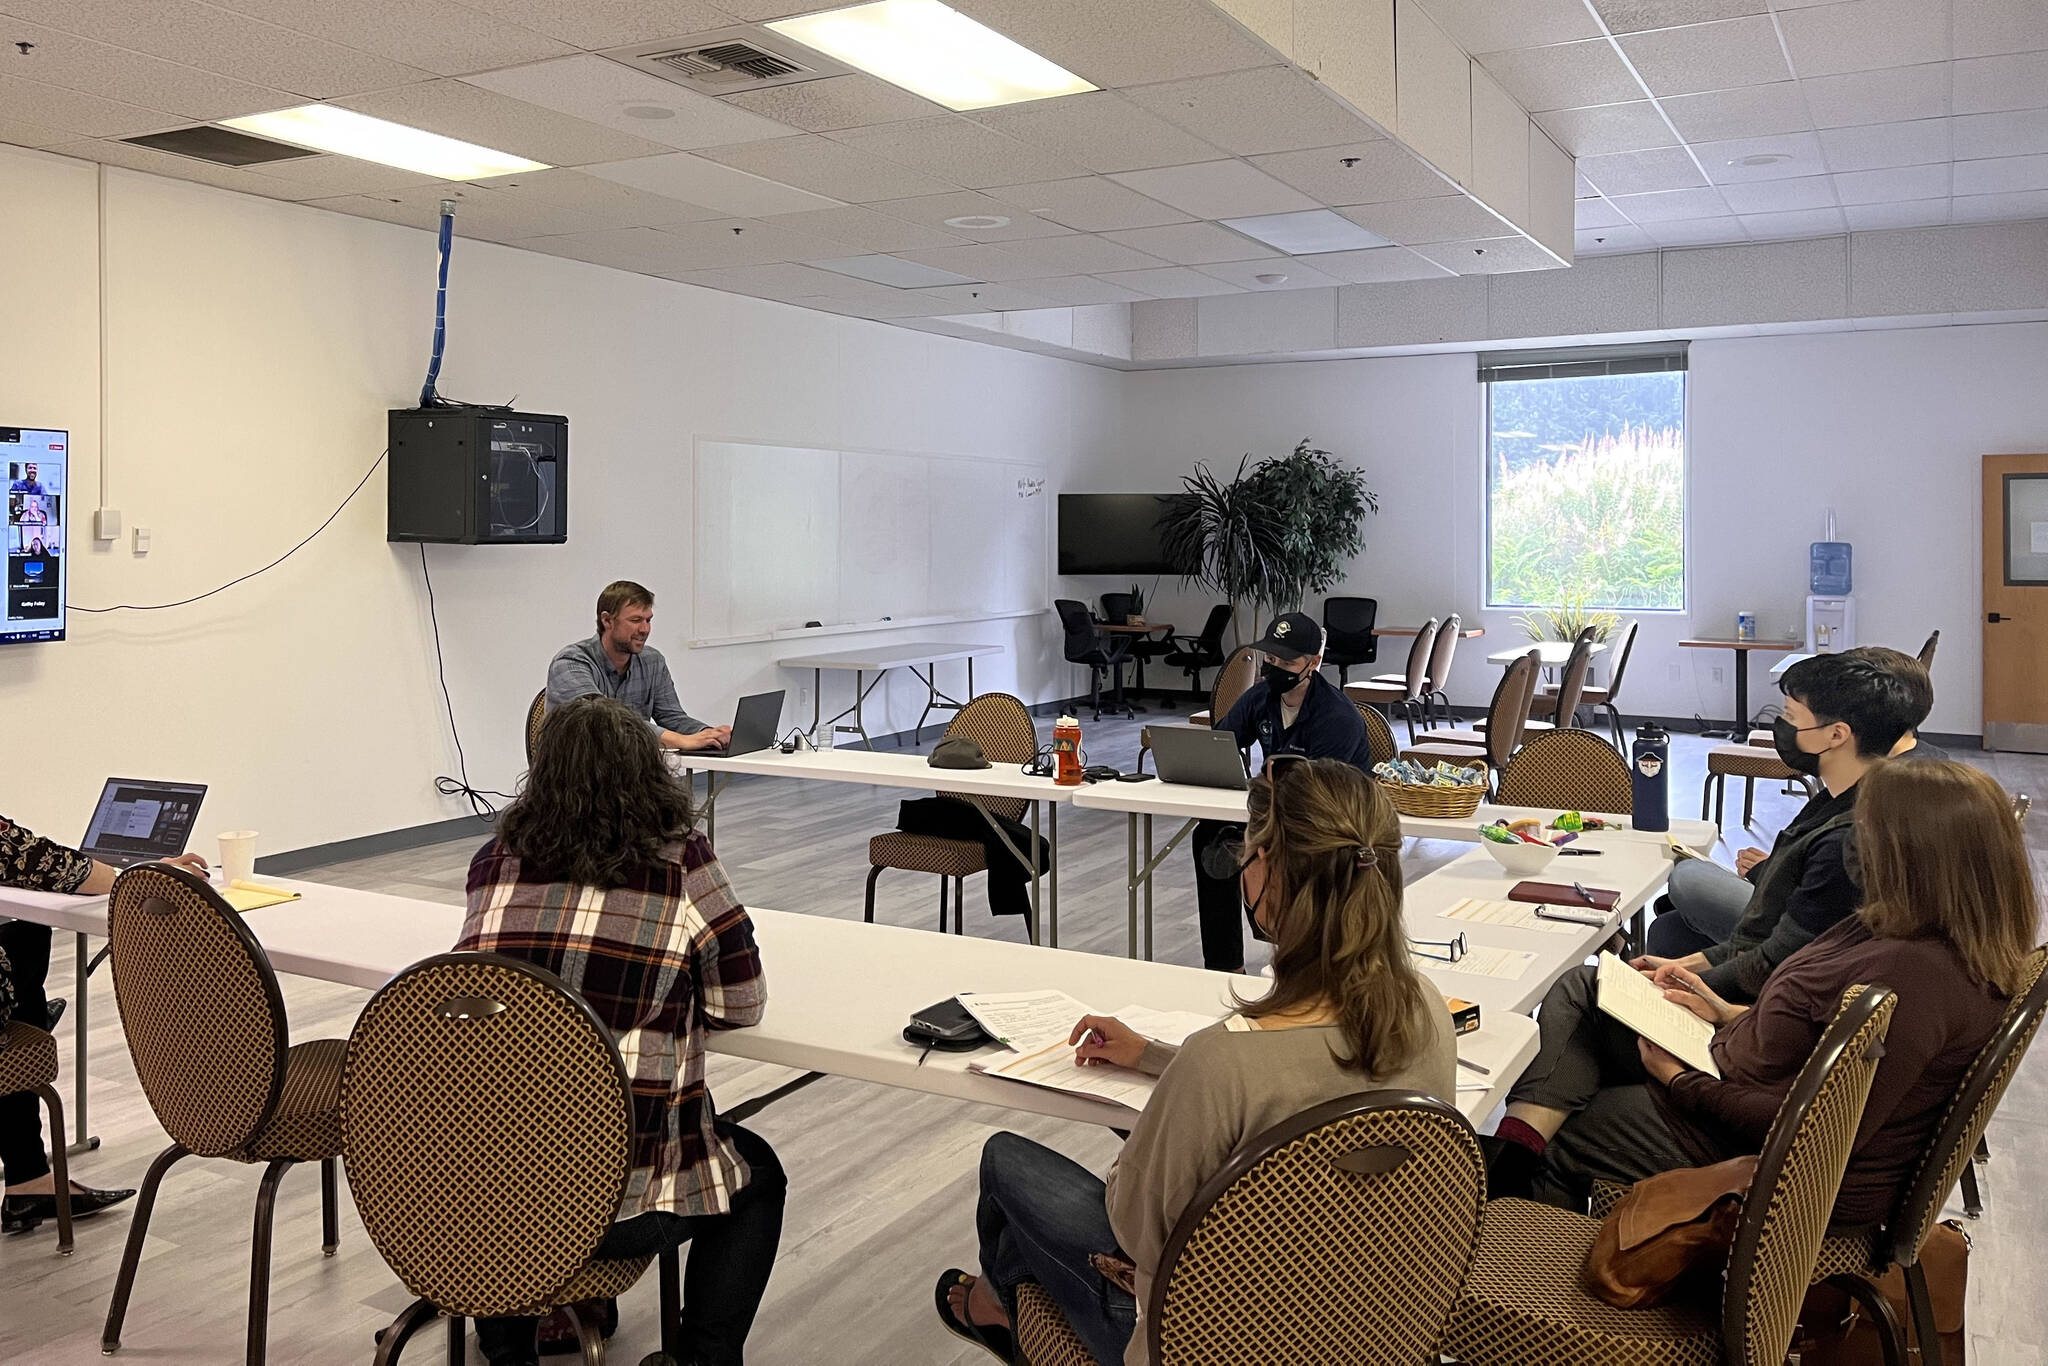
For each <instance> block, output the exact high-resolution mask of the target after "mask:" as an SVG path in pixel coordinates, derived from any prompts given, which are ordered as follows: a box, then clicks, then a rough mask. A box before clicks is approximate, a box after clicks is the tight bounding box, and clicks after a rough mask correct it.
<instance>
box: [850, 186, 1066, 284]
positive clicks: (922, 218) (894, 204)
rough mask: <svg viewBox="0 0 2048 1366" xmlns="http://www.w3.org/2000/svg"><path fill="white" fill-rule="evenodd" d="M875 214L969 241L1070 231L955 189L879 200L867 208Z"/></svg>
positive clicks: (1037, 235) (1055, 272)
mask: <svg viewBox="0 0 2048 1366" xmlns="http://www.w3.org/2000/svg"><path fill="white" fill-rule="evenodd" d="M869 207H870V208H872V209H874V210H875V211H876V212H878V213H886V214H889V215H890V216H891V217H895V218H901V219H905V220H907V221H908V222H912V223H922V224H924V225H925V226H926V227H928V228H944V229H945V230H946V231H948V232H953V233H958V234H959V235H960V236H962V237H964V238H966V239H967V240H968V241H970V242H1007V241H1012V240H1015V239H1020V238H1026V237H1063V236H1066V235H1067V234H1068V233H1069V232H1070V231H1071V229H1068V228H1064V227H1061V226H1060V225H1059V224H1058V223H1055V222H1053V221H1052V220H1051V219H1048V218H1040V217H1038V216H1037V215H1036V214H1033V213H1028V212H1026V211H1025V210H1023V209H1021V208H1019V207H1018V206H1016V205H1015V204H1007V203H1004V202H1003V201H1002V200H1000V199H996V198H994V197H992V196H989V195H985V194H976V193H975V192H974V191H972V190H955V191H953V192H952V193H951V194H928V195H918V196H917V197H915V198H912V199H882V200H877V201H876V202H875V203H873V204H871V205H869ZM949 218H1007V219H1009V220H1010V221H1009V222H1008V223H1005V224H1003V225H1002V226H1001V227H985V228H971V227H963V226H961V225H959V224H953V223H948V222H947V221H946V220H947V219H949ZM1038 273H1039V274H1040V275H1048V274H1054V275H1056V274H1059V273H1061V272H1058V271H1043V270H1041V271H1039V272H1038Z"/></svg>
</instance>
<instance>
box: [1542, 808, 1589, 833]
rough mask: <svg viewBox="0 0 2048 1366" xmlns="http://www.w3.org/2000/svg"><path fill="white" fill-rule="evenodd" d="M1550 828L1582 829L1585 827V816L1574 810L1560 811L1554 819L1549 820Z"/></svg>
mask: <svg viewBox="0 0 2048 1366" xmlns="http://www.w3.org/2000/svg"><path fill="white" fill-rule="evenodd" d="M1550 828H1551V829H1553V830H1584V829H1585V828H1586V818H1585V817H1584V816H1582V815H1580V814H1579V813H1578V812H1576V811H1566V812H1562V813H1560V814H1559V816H1558V818H1557V819H1556V820H1555V821H1552V822H1551V825H1550Z"/></svg>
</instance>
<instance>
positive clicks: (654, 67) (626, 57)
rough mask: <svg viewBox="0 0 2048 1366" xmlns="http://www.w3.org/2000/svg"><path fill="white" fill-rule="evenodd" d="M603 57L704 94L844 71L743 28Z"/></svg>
mask: <svg viewBox="0 0 2048 1366" xmlns="http://www.w3.org/2000/svg"><path fill="white" fill-rule="evenodd" d="M603 55H604V56H606V57H609V58H611V59H612V60H613V61H615V62H623V63H625V64H626V65H627V66H631V67H637V68H639V69H640V70H642V71H645V72H647V73H649V74H650V75H654V76H659V77H661V78H662V79H663V80H665V81H671V82H673V83H674V84H676V85H684V86H688V87H690V88H691V89H692V90H701V91H703V92H704V93H705V94H707V95H731V94H735V93H737V92H739V91H742V90H761V89H764V88H766V87H768V86H773V85H794V84H795V83H796V82H798V81H815V80H817V79H819V78H820V77H823V76H840V75H844V74H845V73H846V70H847V68H846V67H844V66H841V65H840V64H839V63H837V62H833V61H831V60H829V59H827V58H826V57H824V56H822V55H821V54H819V53H816V52H813V51H811V50H810V49H809V48H807V47H803V46H801V45H799V44H796V43H792V42H790V41H788V40H787V39H784V38H781V37H779V36H778V35H776V34H773V33H770V32H768V31H767V30H765V29H759V28H753V27H750V26H745V25H743V26H741V27H738V28H730V29H720V30H719V31H717V32H715V33H700V34H697V35H695V36H694V37H690V38H680V39H675V40H673V41H670V42H666V43H639V44H636V45H634V46H633V47H630V48H620V49H617V50H616V51H612V52H607V53H604V54H603Z"/></svg>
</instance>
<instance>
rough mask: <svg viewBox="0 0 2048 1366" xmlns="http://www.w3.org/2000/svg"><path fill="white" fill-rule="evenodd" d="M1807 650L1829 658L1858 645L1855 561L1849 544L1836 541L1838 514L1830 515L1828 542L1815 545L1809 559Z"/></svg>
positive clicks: (1830, 512)
mask: <svg viewBox="0 0 2048 1366" xmlns="http://www.w3.org/2000/svg"><path fill="white" fill-rule="evenodd" d="M1807 563H1808V575H1807V590H1806V591H1807V598H1806V650H1807V653H1808V654H1816V655H1827V654H1836V653H1839V652H1840V651H1843V650H1847V649H1852V648H1854V646H1855V644H1856V599H1855V597H1854V596H1853V595H1852V594H1851V593H1850V589H1851V588H1852V587H1854V583H1855V576H1854V574H1853V573H1852V570H1853V567H1854V560H1853V557H1852V555H1851V552H1850V547H1849V543H1848V542H1847V541H1838V540H1836V539H1835V514H1834V512H1833V511H1832V510H1830V511H1829V513H1828V539H1826V540H1825V541H1815V542H1814V543H1813V547H1812V550H1811V552H1810V554H1809V557H1808V562H1807Z"/></svg>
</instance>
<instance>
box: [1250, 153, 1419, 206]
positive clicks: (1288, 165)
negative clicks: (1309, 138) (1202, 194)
mask: <svg viewBox="0 0 2048 1366" xmlns="http://www.w3.org/2000/svg"><path fill="white" fill-rule="evenodd" d="M1347 162H1349V163H1350V164H1349V165H1346V164H1345V163H1347ZM1252 165H1254V166H1256V167H1258V168H1259V169H1260V170H1262V171H1264V172H1266V173H1267V174H1268V175H1270V176H1272V177H1273V178H1275V179H1276V180H1284V181H1286V182H1287V183H1288V184H1289V185H1292V186H1293V187H1294V188H1295V189H1297V190H1300V191H1301V192H1302V193H1304V194H1306V195H1308V196H1309V197H1310V198H1311V199H1314V200H1316V201H1317V202H1319V203H1323V204H1386V203H1391V202H1392V201H1394V200H1397V199H1425V198H1428V197H1429V196H1431V195H1442V194H1457V193H1458V192H1459V191H1458V187H1457V186H1456V185H1453V184H1452V183H1451V182H1450V181H1448V180H1446V179H1444V178H1443V176H1441V175H1439V174H1438V173H1437V172H1436V171H1435V170H1434V169H1432V168H1431V167H1429V166H1428V165H1426V164H1424V163H1423V162H1422V161H1421V160H1420V159H1418V158H1417V157H1416V156H1415V155H1414V153H1412V152H1410V151H1409V150H1408V149H1407V148H1405V147H1403V146H1401V145H1400V144H1399V143H1397V142H1389V141H1380V142H1359V143H1353V144H1351V145H1350V146H1348V147H1327V148H1324V149H1322V150H1320V151H1314V152H1281V153H1278V154H1277V155H1274V156H1263V157H1253V158H1252Z"/></svg>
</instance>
